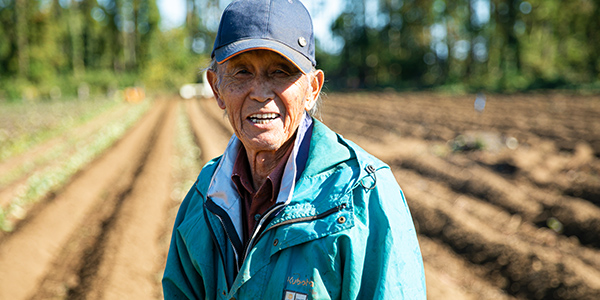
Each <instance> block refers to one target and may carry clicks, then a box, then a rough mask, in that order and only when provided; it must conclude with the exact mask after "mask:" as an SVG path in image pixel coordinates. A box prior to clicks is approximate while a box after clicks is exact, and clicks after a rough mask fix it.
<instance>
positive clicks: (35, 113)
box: [0, 98, 122, 161]
mask: <svg viewBox="0 0 600 300" xmlns="http://www.w3.org/2000/svg"><path fill="white" fill-rule="evenodd" d="M119 103H122V102H120V101H114V100H108V99H106V98H102V99H91V100H85V101H75V100H71V101H54V102H38V103H0V111H1V113H0V161H3V160H5V159H7V158H9V157H11V156H14V155H17V154H20V153H23V152H24V151H27V150H28V149H30V148H31V147H33V146H35V145H38V144H39V143H41V142H44V141H46V140H48V139H50V138H53V137H56V136H58V135H60V134H62V133H64V132H65V131H67V130H69V129H70V128H72V127H74V126H77V125H79V124H83V123H85V122H87V121H89V120H90V119H92V118H94V117H95V116H97V115H99V114H101V113H102V112H105V111H107V110H109V109H111V108H112V107H114V106H115V105H117V104H119Z"/></svg>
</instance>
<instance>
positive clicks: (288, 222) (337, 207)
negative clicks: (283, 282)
mask: <svg viewBox="0 0 600 300" xmlns="http://www.w3.org/2000/svg"><path fill="white" fill-rule="evenodd" d="M280 206H285V205H280ZM346 206H347V204H346V203H343V204H341V205H338V206H336V207H333V208H331V209H329V210H327V211H325V212H323V213H320V214H318V215H315V216H310V217H303V218H296V219H291V220H287V221H283V222H281V223H278V224H275V225H273V226H271V227H269V228H267V229H266V230H265V231H263V232H262V233H261V234H260V235H259V236H258V238H256V239H254V237H255V236H256V233H257V232H258V230H259V229H260V224H259V226H257V228H256V230H255V231H254V234H253V237H252V239H251V240H250V242H249V243H248V245H247V247H246V250H245V251H244V260H243V261H245V260H246V257H247V256H248V254H249V251H250V249H252V248H253V247H254V246H255V245H256V243H258V240H260V239H261V238H262V237H263V236H264V235H265V233H267V231H269V230H271V229H273V228H277V227H280V226H283V225H288V224H294V223H299V222H305V221H313V220H318V219H322V218H324V217H327V216H329V215H331V214H333V213H336V212H338V211H340V210H342V209H344V208H346ZM275 208H276V207H274V209H275ZM274 209H273V210H274ZM273 210H270V211H269V213H271V212H273ZM265 216H267V214H265ZM263 220H264V219H261V223H262V221H263Z"/></svg>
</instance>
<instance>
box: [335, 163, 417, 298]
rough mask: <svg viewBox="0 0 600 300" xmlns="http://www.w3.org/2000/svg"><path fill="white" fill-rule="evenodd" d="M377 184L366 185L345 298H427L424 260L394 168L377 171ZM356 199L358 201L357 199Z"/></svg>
mask: <svg viewBox="0 0 600 300" xmlns="http://www.w3.org/2000/svg"><path fill="white" fill-rule="evenodd" d="M375 175H376V186H375V188H373V189H372V190H368V189H364V188H362V187H360V189H362V190H361V191H356V192H355V197H362V198H364V199H362V201H358V202H362V203H363V204H364V207H362V208H355V209H356V210H357V211H358V210H361V211H362V214H363V215H362V217H361V216H357V224H356V229H357V230H356V231H355V232H356V234H357V236H355V237H352V241H348V242H349V243H351V246H350V247H351V248H352V254H351V255H347V256H346V258H345V259H344V260H345V261H346V266H349V268H345V270H344V273H346V272H348V271H349V272H352V273H353V274H344V279H343V281H344V282H343V284H344V290H345V291H348V292H347V293H346V292H344V293H346V295H343V296H342V298H343V299H410V300H419V299H422V300H425V299H426V298H427V296H426V289H425V272H424V268H423V259H422V256H421V251H420V248H419V243H418V240H417V235H416V231H415V227H414V224H413V221H412V217H411V214H410V211H409V209H408V205H407V203H406V200H405V198H404V193H403V192H402V190H401V189H400V187H399V186H398V183H397V182H396V180H395V178H394V175H393V174H392V172H391V170H390V169H389V168H387V167H386V168H382V169H380V170H378V171H377V172H376V173H375ZM355 203H357V201H355Z"/></svg>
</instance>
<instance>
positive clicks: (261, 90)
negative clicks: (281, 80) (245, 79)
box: [250, 77, 275, 102]
mask: <svg viewBox="0 0 600 300" xmlns="http://www.w3.org/2000/svg"><path fill="white" fill-rule="evenodd" d="M251 84H252V89H251V92H250V98H251V99H252V100H256V101H258V102H266V101H270V100H273V99H274V98H275V92H274V91H273V85H272V84H270V82H269V80H268V79H265V78H262V77H259V78H256V79H255V80H253V81H252V83H251Z"/></svg>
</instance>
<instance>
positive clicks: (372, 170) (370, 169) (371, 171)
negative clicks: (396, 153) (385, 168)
mask: <svg viewBox="0 0 600 300" xmlns="http://www.w3.org/2000/svg"><path fill="white" fill-rule="evenodd" d="M365 170H366V171H367V174H369V176H371V178H373V184H371V186H368V187H367V186H366V185H365V184H364V182H363V181H364V180H365V179H364V178H363V179H361V180H360V185H362V186H363V187H364V188H365V189H367V190H372V189H374V188H375V186H376V185H377V176H375V167H373V165H368V166H367V167H366V168H365Z"/></svg>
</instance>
